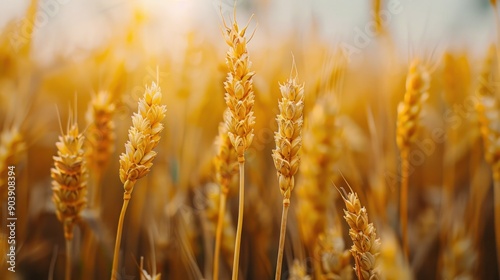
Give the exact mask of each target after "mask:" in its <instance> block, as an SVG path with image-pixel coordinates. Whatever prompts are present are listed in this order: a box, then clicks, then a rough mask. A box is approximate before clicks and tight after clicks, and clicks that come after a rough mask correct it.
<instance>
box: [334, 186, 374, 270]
mask: <svg viewBox="0 0 500 280" xmlns="http://www.w3.org/2000/svg"><path fill="white" fill-rule="evenodd" d="M342 198H343V200H344V202H345V206H346V209H344V219H345V220H346V222H347V224H348V225H349V227H350V229H349V236H350V237H351V239H352V242H353V243H354V244H353V245H352V247H351V253H352V256H353V257H354V260H355V263H356V265H355V266H354V270H355V271H356V274H357V275H358V278H359V280H368V279H370V280H375V279H380V276H379V273H378V271H377V269H376V262H377V258H378V255H379V254H380V245H381V244H380V239H379V238H377V234H376V230H375V227H374V226H373V224H372V223H369V221H368V213H367V211H366V208H365V207H362V206H361V202H360V201H359V198H358V195H357V194H356V193H354V192H352V191H351V192H350V193H349V194H347V196H345V197H344V196H343V197H342Z"/></svg>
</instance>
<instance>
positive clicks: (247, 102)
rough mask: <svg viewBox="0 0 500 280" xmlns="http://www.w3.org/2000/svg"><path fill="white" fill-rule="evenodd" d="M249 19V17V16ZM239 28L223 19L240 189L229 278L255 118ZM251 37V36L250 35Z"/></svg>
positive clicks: (227, 95) (230, 133)
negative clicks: (229, 24) (246, 156)
mask: <svg viewBox="0 0 500 280" xmlns="http://www.w3.org/2000/svg"><path fill="white" fill-rule="evenodd" d="M250 20H251V18H250ZM250 20H249V22H248V23H247V25H246V26H245V27H244V28H242V29H240V28H239V26H238V23H237V22H236V15H234V23H233V24H232V26H231V27H228V26H227V25H226V22H225V21H224V22H223V24H224V31H223V35H224V38H225V40H226V43H227V45H228V46H229V50H228V52H227V54H226V64H227V66H228V69H229V72H228V74H227V78H226V81H225V82H224V89H225V91H226V93H225V98H224V99H225V101H226V105H227V107H228V108H229V111H230V116H231V117H230V118H228V119H226V125H227V127H228V136H229V139H230V140H231V144H232V145H233V147H234V149H235V150H236V153H237V155H238V163H239V170H240V189H239V207H238V226H237V228H236V241H235V246H234V248H235V252H234V261H233V275H232V279H233V280H236V279H237V278H238V265H239V258H240V243H241V231H242V226H243V210H244V198H245V194H244V190H245V185H244V182H245V171H244V168H245V151H246V150H247V148H248V147H249V146H250V144H251V143H252V140H253V137H254V124H255V117H254V113H253V105H254V99H255V96H254V92H253V81H252V77H253V76H254V74H255V73H254V72H253V71H250V67H251V65H252V63H251V62H250V57H249V55H248V50H247V39H246V38H245V32H246V30H247V28H248V24H250ZM250 39H251V37H250Z"/></svg>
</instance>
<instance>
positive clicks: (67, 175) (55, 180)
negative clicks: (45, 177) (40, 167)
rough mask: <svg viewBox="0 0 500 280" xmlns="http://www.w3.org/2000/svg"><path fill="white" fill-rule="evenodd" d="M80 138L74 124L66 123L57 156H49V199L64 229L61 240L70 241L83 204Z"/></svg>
mask: <svg viewBox="0 0 500 280" xmlns="http://www.w3.org/2000/svg"><path fill="white" fill-rule="evenodd" d="M84 141H85V138H84V136H83V135H82V134H81V133H79V132H78V126H77V124H76V123H70V124H69V127H68V128H67V131H66V134H63V135H61V136H59V141H58V142H57V143H56V147H57V155H56V156H54V157H53V159H54V168H52V169H51V170H50V172H51V178H52V190H53V192H54V193H53V196H52V200H53V202H54V204H55V206H56V215H57V218H58V219H59V221H61V223H63V226H64V237H65V238H66V239H67V240H71V239H72V238H73V227H74V225H75V224H76V222H77V220H78V219H79V218H80V212H81V211H82V210H83V208H85V206H86V204H87V198H86V195H87V167H86V163H85V158H84V150H83V144H84Z"/></svg>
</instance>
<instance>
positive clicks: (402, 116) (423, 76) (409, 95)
mask: <svg viewBox="0 0 500 280" xmlns="http://www.w3.org/2000/svg"><path fill="white" fill-rule="evenodd" d="M429 87H430V74H429V72H428V71H427V70H426V68H425V67H424V66H423V65H422V64H421V62H420V60H418V59H414V60H413V61H412V63H411V65H410V68H409V70H408V76H407V78H406V92H405V95H404V98H403V101H401V102H400V103H399V105H398V110H397V123H396V126H397V130H396V142H397V144H398V147H399V149H400V150H401V151H403V150H405V149H409V148H410V146H411V144H412V143H413V142H414V141H415V137H416V132H417V128H418V125H419V122H420V120H419V118H420V112H421V111H422V105H423V102H424V101H425V100H426V99H427V97H428V92H427V91H428V90H429Z"/></svg>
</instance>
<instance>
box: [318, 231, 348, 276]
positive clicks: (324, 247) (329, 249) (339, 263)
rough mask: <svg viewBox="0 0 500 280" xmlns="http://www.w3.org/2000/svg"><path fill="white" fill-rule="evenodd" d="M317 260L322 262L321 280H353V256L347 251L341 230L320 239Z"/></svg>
mask: <svg viewBox="0 0 500 280" xmlns="http://www.w3.org/2000/svg"><path fill="white" fill-rule="evenodd" d="M315 255H316V258H319V259H320V261H321V279H326V280H340V279H342V280H350V279H352V270H351V263H350V262H351V254H350V253H349V251H348V250H345V245H344V239H343V238H342V234H341V232H340V230H329V231H328V232H327V233H326V234H325V233H322V234H321V235H320V236H319V237H318V243H317V247H316V254H315Z"/></svg>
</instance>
